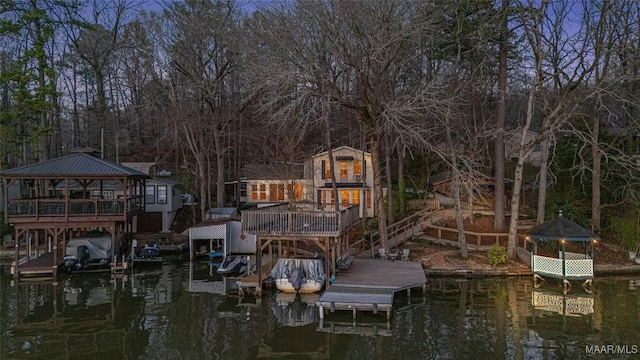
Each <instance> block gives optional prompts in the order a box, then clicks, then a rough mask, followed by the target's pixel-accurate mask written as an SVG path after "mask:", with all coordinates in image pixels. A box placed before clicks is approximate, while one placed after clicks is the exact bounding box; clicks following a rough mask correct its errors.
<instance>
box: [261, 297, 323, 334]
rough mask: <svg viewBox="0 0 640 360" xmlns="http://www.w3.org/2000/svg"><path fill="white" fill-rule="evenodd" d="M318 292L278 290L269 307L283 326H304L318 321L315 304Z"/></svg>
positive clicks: (318, 315)
mask: <svg viewBox="0 0 640 360" xmlns="http://www.w3.org/2000/svg"><path fill="white" fill-rule="evenodd" d="M319 298H320V295H319V294H313V293H311V294H294V293H285V292H278V293H277V294H276V295H275V299H274V301H273V305H272V306H271V309H272V311H273V315H274V316H275V317H276V318H277V319H278V322H279V323H280V324H281V325H283V326H292V327H295V326H304V325H309V324H312V323H316V322H318V320H319V319H320V313H319V312H318V310H319V309H318V307H317V306H316V301H318V299H319Z"/></svg>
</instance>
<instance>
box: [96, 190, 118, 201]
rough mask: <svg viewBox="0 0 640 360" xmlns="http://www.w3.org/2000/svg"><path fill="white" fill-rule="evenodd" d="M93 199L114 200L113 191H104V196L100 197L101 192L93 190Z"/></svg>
mask: <svg viewBox="0 0 640 360" xmlns="http://www.w3.org/2000/svg"><path fill="white" fill-rule="evenodd" d="M91 198H92V199H113V191H111V190H104V191H102V195H100V190H91Z"/></svg>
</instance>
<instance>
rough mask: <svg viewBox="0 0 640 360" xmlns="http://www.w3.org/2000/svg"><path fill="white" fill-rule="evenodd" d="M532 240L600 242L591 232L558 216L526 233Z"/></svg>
mask: <svg viewBox="0 0 640 360" xmlns="http://www.w3.org/2000/svg"><path fill="white" fill-rule="evenodd" d="M527 235H529V237H530V238H532V239H544V240H566V241H591V240H600V237H599V236H598V235H596V234H594V233H593V232H591V231H589V230H587V229H585V228H583V227H582V226H580V225H578V224H576V223H574V222H573V221H571V220H569V219H567V218H566V217H564V216H562V215H559V216H558V217H557V218H555V219H553V220H549V221H547V222H545V223H542V224H540V225H538V226H536V227H534V228H533V229H531V230H529V231H527Z"/></svg>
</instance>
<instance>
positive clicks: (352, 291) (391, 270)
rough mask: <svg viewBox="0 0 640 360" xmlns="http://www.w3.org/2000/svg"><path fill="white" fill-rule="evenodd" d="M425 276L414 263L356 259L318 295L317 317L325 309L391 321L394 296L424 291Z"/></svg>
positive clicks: (322, 313)
mask: <svg viewBox="0 0 640 360" xmlns="http://www.w3.org/2000/svg"><path fill="white" fill-rule="evenodd" d="M426 282H427V277H426V275H425V273H424V269H423V268H422V265H421V264H420V263H418V262H413V261H382V260H375V259H362V258H356V259H355V260H354V261H353V264H352V265H351V268H350V270H349V271H348V272H340V273H338V276H337V277H336V280H335V281H334V283H333V284H332V285H331V286H330V287H329V288H328V289H327V290H325V292H324V293H323V294H322V296H320V299H318V302H317V303H316V304H317V305H318V307H319V308H320V318H321V319H322V318H324V312H325V309H328V310H329V311H331V312H334V311H336V310H347V311H352V313H353V319H355V318H356V313H357V311H359V310H360V311H372V312H373V313H374V314H377V313H378V312H380V311H382V312H386V313H387V321H389V320H390V318H391V310H392V308H393V297H394V295H395V293H396V292H398V291H402V290H407V291H408V292H409V291H410V290H411V288H415V287H422V288H423V289H424V287H425V285H426Z"/></svg>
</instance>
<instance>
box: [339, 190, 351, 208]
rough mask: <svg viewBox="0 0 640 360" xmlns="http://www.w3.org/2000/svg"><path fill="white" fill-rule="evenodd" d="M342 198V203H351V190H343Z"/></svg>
mask: <svg viewBox="0 0 640 360" xmlns="http://www.w3.org/2000/svg"><path fill="white" fill-rule="evenodd" d="M340 198H341V199H340V202H341V203H342V205H347V204H349V190H342V191H341V192H340Z"/></svg>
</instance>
